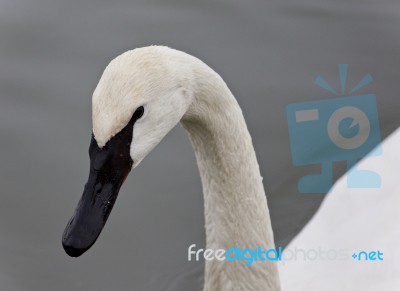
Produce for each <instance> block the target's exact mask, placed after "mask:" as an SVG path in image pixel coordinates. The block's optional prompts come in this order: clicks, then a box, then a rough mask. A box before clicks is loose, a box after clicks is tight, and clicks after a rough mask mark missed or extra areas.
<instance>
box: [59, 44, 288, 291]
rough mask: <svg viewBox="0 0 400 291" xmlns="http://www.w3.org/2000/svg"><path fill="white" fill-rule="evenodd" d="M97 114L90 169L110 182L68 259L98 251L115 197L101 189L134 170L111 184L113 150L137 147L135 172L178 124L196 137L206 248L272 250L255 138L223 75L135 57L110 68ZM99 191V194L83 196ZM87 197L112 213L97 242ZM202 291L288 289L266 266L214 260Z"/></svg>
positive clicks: (173, 55)
mask: <svg viewBox="0 0 400 291" xmlns="http://www.w3.org/2000/svg"><path fill="white" fill-rule="evenodd" d="M92 106H93V112H92V122H93V140H92V144H91V148H93V150H92V152H91V165H93V166H91V169H92V168H96V165H97V164H99V163H100V164H99V166H97V167H98V168H99V169H100V170H99V169H95V170H93V175H94V176H96V175H98V174H97V173H98V172H99V171H100V172H101V171H103V170H104V171H109V172H107V173H108V174H107V175H103V179H106V180H107V179H108V180H107V181H108V182H107V183H105V182H101V181H100V180H99V179H100V178H98V177H97V176H96V178H93V179H94V180H95V182H93V183H92V184H93V187H92V186H91V185H92V184H91V182H90V178H89V182H88V184H87V186H86V187H85V192H84V195H83V197H82V199H81V202H80V203H79V205H78V208H77V210H76V212H75V215H74V216H73V218H72V219H71V221H70V223H69V224H68V226H67V228H66V230H65V233H64V237H63V244H64V248H65V249H66V251H67V253H69V254H70V255H73V256H78V255H80V254H81V253H83V252H84V251H86V250H87V249H88V248H89V247H90V246H91V245H92V244H93V243H94V241H95V240H96V239H97V236H98V235H99V233H100V231H101V229H102V227H103V226H104V223H105V221H106V219H107V217H108V214H109V212H110V211H111V209H110V208H112V205H113V203H114V201H115V198H116V194H115V195H113V196H112V198H109V197H108V196H107V195H106V194H104V195H103V194H102V193H103V192H104V193H106V192H107V191H105V190H104V191H103V190H102V189H103V188H107V187H111V188H110V189H113V187H115V188H117V190H116V193H117V192H118V190H119V187H120V186H121V184H122V182H123V179H125V177H126V175H127V172H129V170H130V167H129V165H126V167H127V169H128V168H129V169H128V170H126V171H125V172H126V173H125V172H123V173H122V174H121V175H119V176H121V179H122V182H118V183H116V182H115V179H111V178H108V175H111V174H110V173H112V172H115V171H116V169H118V168H116V167H117V166H116V165H115V163H112V162H110V161H109V160H108V159H112V158H109V157H110V156H113V157H114V156H115V149H113V148H114V146H115V147H116V148H124V147H123V146H124V145H125V148H126V147H127V146H128V145H129V149H128V148H127V151H129V156H130V159H131V167H132V168H135V167H136V166H137V165H138V164H139V163H140V162H141V161H142V160H143V158H144V157H145V156H146V155H147V154H148V153H149V152H150V151H151V150H152V149H153V148H154V147H155V146H156V145H157V144H158V143H159V142H160V141H161V140H162V138H163V137H164V136H165V135H166V134H167V133H168V132H169V131H170V130H171V129H172V128H173V127H174V126H175V125H176V124H177V123H179V122H181V124H182V125H183V127H184V128H185V129H186V131H187V132H188V135H189V138H190V140H191V142H192V145H193V149H194V151H195V155H196V159H197V163H198V167H199V171H200V175H201V181H202V186H203V193H204V211H205V230H206V247H207V248H211V249H214V250H215V249H229V248H232V247H236V246H237V247H240V248H251V249H253V248H257V247H258V246H260V247H262V248H263V249H269V248H274V240H273V232H272V227H271V221H270V215H269V211H268V205H267V200H266V196H265V192H264V187H263V183H262V177H261V175H260V170H259V166H258V163H257V159H256V155H255V152H254V149H253V145H252V140H251V136H250V134H249V132H248V129H247V126H246V123H245V120H244V117H243V114H242V111H241V109H240V107H239V105H238V103H237V101H236V99H235V98H234V96H233V95H232V93H231V91H230V90H229V89H228V87H227V85H226V84H225V82H224V81H223V80H222V78H221V77H220V76H219V75H218V74H217V73H216V72H215V71H213V70H212V69H211V68H209V67H208V66H207V65H206V64H204V63H203V62H202V61H200V60H199V59H197V58H195V57H193V56H190V55H188V54H186V53H183V52H180V51H177V50H174V49H171V48H168V47H163V46H150V47H144V48H139V49H135V50H132V51H128V52H126V53H124V54H122V55H120V56H118V57H117V58H115V59H114V60H113V61H112V62H111V63H110V64H109V65H108V66H107V68H106V69H105V71H104V73H103V75H102V77H101V79H100V81H99V83H98V86H97V88H96V89H95V91H94V94H93V98H92ZM138 108H142V109H144V110H143V111H144V112H141V114H142V116H139V115H138V114H137V113H136V112H137V110H138ZM135 116H136V117H135ZM138 116H139V117H138ZM132 120H133V121H132ZM125 139H128V142H126V144H122V142H120V141H122V140H125ZM115 140H116V141H115ZM121 144H122V145H121ZM122 151H123V150H122ZM105 153H107V154H105ZM96 155H103V156H102V157H103V158H98V157H97V156H96ZM99 160H101V161H103V160H107V161H109V162H107V163H108V164H107V166H104V164H105V162H99ZM96 163H97V164H96ZM110 168H112V169H113V170H112V171H111V172H110ZM91 171H92V170H91ZM117 172H118V171H117ZM118 173H119V172H118ZM91 175H92V172H91ZM119 176H118V177H119ZM104 177H106V178H104ZM99 181H100V182H99ZM110 181H111V182H110ZM96 183H97V184H96ZM91 187H92V188H93V189H94V190H93V191H92V192H96V193H97V194H85V193H86V192H88V191H89V190H90V189H89V188H91ZM88 189H89V190H88ZM96 189H97V190H96ZM98 189H100V190H98ZM89 192H90V191H89ZM111 192H112V191H111ZM99 193H100V194H99ZM107 193H110V191H108V192H107ZM113 193H114V192H113ZM88 195H98V196H100V197H102V198H101V199H100V200H101V201H100V202H99V205H105V206H104V207H105V208H106V210H104V212H102V214H101V215H103V216H102V217H103V220H104V221H103V222H102V225H101V226H95V227H93V231H92V237H86V234H87V232H88V231H87V229H90V230H91V228H90V227H89V228H85V229H86V230H85V232H84V231H83V230H82V229H83V228H82V225H83V224H89V225H91V223H93V220H94V217H95V215H94V214H92V212H91V211H93V210H91V208H90V207H92V206H90V207H87V206H85V205H86V204H85V203H86V202H85V201H86V200H88V199H92V200H90V201H93V199H97V198H85V197H89V196H88ZM114 196H115V197H114ZM90 197H93V196H90ZM95 201H96V203H97V200H95ZM108 204H111V206H110V207H108V206H107V205H108ZM96 207H97V206H96ZM99 207H100V206H99ZM89 208H90V209H89ZM96 211H97V210H96ZM88 213H89V214H88ZM96 215H97V214H96ZM99 215H100V214H99ZM96 217H97V216H96ZM99 217H100V216H99ZM89 232H90V231H89ZM79 237H81V239H80V238H79ZM86 238H87V242H86ZM204 290H205V291H211V290H221V291H224V290H245V291H252V290H256V291H258V290H260V291H261V290H263V291H266V290H273V291H275V290H280V284H279V276H278V271H277V266H276V264H275V263H274V262H272V261H268V260H267V261H256V262H254V263H253V264H252V265H251V266H246V265H245V264H244V263H243V261H233V262H231V261H226V260H225V261H217V260H213V261H206V269H205V284H204Z"/></svg>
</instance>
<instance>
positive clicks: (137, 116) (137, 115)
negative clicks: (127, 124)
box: [133, 106, 144, 120]
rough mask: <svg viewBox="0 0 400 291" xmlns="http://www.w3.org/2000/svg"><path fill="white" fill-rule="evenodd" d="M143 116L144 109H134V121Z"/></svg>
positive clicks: (141, 107)
mask: <svg viewBox="0 0 400 291" xmlns="http://www.w3.org/2000/svg"><path fill="white" fill-rule="evenodd" d="M143 114H144V108H143V106H140V107H138V108H137V109H136V111H135V113H134V114H133V115H134V116H135V117H136V120H137V119H139V118H141V117H142V116H143Z"/></svg>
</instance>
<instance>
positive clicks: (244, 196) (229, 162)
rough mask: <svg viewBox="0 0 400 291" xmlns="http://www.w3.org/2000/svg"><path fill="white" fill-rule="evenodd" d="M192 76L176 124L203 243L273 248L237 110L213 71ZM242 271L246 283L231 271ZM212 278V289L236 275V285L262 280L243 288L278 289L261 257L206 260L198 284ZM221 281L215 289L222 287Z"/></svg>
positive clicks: (274, 270) (253, 159)
mask: <svg viewBox="0 0 400 291" xmlns="http://www.w3.org/2000/svg"><path fill="white" fill-rule="evenodd" d="M197 80H200V81H199V83H197V84H196V86H194V87H195V88H196V89H197V90H196V91H195V92H194V96H195V101H194V102H193V104H192V105H191V107H190V108H189V110H188V112H187V114H186V115H185V116H184V118H183V119H182V124H183V126H184V127H185V129H186V130H187V132H188V134H189V137H190V140H191V142H192V145H193V148H194V151H195V155H196V159H197V163H198V167H199V171H200V175H201V181H202V186H203V194H204V213H205V228H206V247H207V248H211V249H214V250H215V249H225V250H227V249H229V248H232V247H239V248H242V249H244V248H251V249H254V248H257V247H261V248H263V249H264V250H266V249H270V248H274V239H273V231H272V227H271V221H270V215H269V210H268V205H267V200H266V195H265V191H264V187H263V183H262V177H261V175H260V170H259V166H258V162H257V158H256V155H255V151H254V148H253V144H252V139H251V136H250V134H249V131H248V129H247V126H246V123H245V120H244V117H243V114H242V111H241V109H240V107H239V105H238V103H237V101H236V99H235V98H234V96H233V95H232V93H231V92H230V90H229V89H228V87H227V86H226V84H225V82H224V81H223V80H222V79H221V78H220V77H219V75H217V74H216V73H210V74H209V75H208V76H207V77H203V78H201V77H199V78H197ZM219 263H220V262H219ZM236 263H238V264H236ZM219 268H221V272H222V273H223V275H220V276H217V277H218V278H216V276H215V275H212V274H211V273H212V272H214V271H216V270H218V269H219ZM243 271H244V272H246V275H247V276H248V278H246V281H247V283H244V282H243V278H242V279H240V278H239V277H237V276H239V274H236V273H237V272H239V273H241V272H243ZM221 276H222V277H223V278H222V279H221ZM252 277H253V278H252ZM235 278H236V279H235ZM213 280H214V282H213V283H212V284H214V285H210V286H212V287H211V289H212V288H214V289H213V290H217V289H218V288H217V289H215V286H216V285H215V284H217V286H218V284H219V283H218V282H215V280H222V281H224V280H227V281H229V282H235V281H237V282H235V284H239V285H238V286H240V285H241V284H262V285H258V287H256V288H254V289H252V287H251V286H249V285H243V290H259V289H257V288H260V286H264V287H263V288H262V290H279V280H278V273H277V268H276V264H275V263H273V262H267V261H264V262H256V263H253V265H251V266H250V267H247V266H245V265H244V264H243V262H226V261H224V264H218V263H215V262H214V261H207V262H206V284H205V289H204V290H207V284H211V283H210V281H213ZM222 281H221V282H222ZM249 282H250V283H249ZM252 282H253V283H252ZM221 284H222V283H221ZM224 285H225V283H224V284H222V285H221V289H218V290H225V289H223V287H222V286H224ZM253 287H255V286H253ZM227 290H233V289H227ZM235 290H236V289H235ZM238 290H242V289H238Z"/></svg>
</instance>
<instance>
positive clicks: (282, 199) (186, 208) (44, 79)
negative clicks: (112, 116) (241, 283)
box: [0, 0, 400, 291]
mask: <svg viewBox="0 0 400 291" xmlns="http://www.w3.org/2000/svg"><path fill="white" fill-rule="evenodd" d="M399 27H400V2H398V1H396V0H379V1H378V0H362V1H361V0H346V1H339V0H335V1H334V0H279V1H278V0H275V1H253V0H250V1H246V2H244V1H235V0H234V1H227V0H214V1H211V0H208V1H194V0H191V1H183V0H164V1H161V0H150V1H144V0H142V1H127V0H116V1H104V0H102V1H93V0H81V1H77V0H73V1H54V0H29V1H28V0H0V100H1V101H0V134H1V146H0V149H1V150H0V159H1V161H2V163H1V165H0V174H1V178H0V183H1V203H0V289H1V290H8V291H14V290H16V291H23V290H34V291H36V290H37V291H39V290H40V291H43V290H59V291H64V290H65V291H67V290H68V291H70V290H96V291H101V290H115V291H120V290H121V291H123V290H151V291H153V290H201V284H202V276H203V267H204V265H203V263H196V262H188V261H187V248H188V246H189V245H191V244H193V243H195V244H196V245H197V246H198V247H201V246H204V240H205V237H204V229H203V227H204V220H203V199H202V191H201V184H200V177H199V174H198V170H197V166H196V160H195V157H194V154H193V152H192V149H191V145H190V142H189V140H188V138H187V137H186V134H185V132H184V130H183V129H182V128H181V127H177V128H175V129H174V130H173V131H172V132H171V133H170V134H169V135H168V136H167V137H166V138H165V139H164V140H163V141H162V143H161V144H160V145H159V146H158V147H157V148H156V149H155V150H154V151H153V152H152V153H151V154H150V155H149V156H148V157H147V158H146V159H145V161H144V162H143V163H141V165H140V167H138V168H137V169H135V170H134V172H132V173H131V175H130V177H129V179H128V180H127V182H126V183H125V184H124V186H123V188H122V190H121V193H120V195H119V198H118V201H117V203H116V205H115V207H114V211H113V213H112V214H111V216H110V219H109V221H108V223H107V226H106V227H105V229H104V231H103V233H102V235H101V236H100V238H99V240H98V241H97V243H96V244H95V245H94V246H93V248H92V249H91V250H89V251H88V252H87V253H86V254H85V255H84V256H82V257H81V258H79V259H72V258H70V257H68V256H67V255H66V254H65V253H64V251H63V249H62V246H61V235H62V232H63V230H64V227H65V225H66V223H67V221H68V219H69V218H70V216H71V215H72V213H73V210H74V209H75V206H76V204H77V202H78V200H79V198H80V196H81V194H82V191H83V187H84V183H85V182H86V179H87V175H88V171H89V158H88V154H87V149H88V147H89V141H90V135H91V95H92V92H93V90H94V88H95V86H96V84H97V81H98V79H99V77H100V76H101V74H102V72H103V69H104V68H105V66H106V65H107V64H108V63H109V61H110V60H111V59H112V58H114V57H116V56H117V55H119V54H121V53H123V52H125V51H127V50H130V49H133V48H136V47H141V46H147V45H151V44H162V45H167V46H171V47H173V48H176V49H179V50H183V51H185V52H187V53H189V54H192V55H195V56H197V57H198V58H200V59H202V60H203V61H204V62H206V63H207V64H208V65H210V66H211V67H212V68H213V69H215V70H216V71H217V72H218V73H219V74H220V75H221V76H222V77H223V78H224V79H225V81H226V82H227V84H228V86H229V87H230V89H231V90H232V92H233V93H234V95H235V96H236V98H237V99H238V101H239V104H240V105H241V107H242V109H243V112H244V115H245V118H246V120H247V123H248V127H249V130H250V132H251V134H252V137H253V141H254V145H255V149H256V152H257V156H258V159H259V163H260V168H261V173H262V175H263V177H264V182H265V187H266V191H267V196H268V203H269V206H270V209H271V210H270V211H271V215H272V223H273V228H274V232H275V241H276V244H277V245H281V246H285V245H287V244H288V243H289V242H290V241H291V240H292V239H293V237H294V236H295V235H296V234H297V233H298V232H299V231H300V230H301V229H302V227H303V226H304V225H305V224H306V223H307V222H308V221H309V219H310V218H311V217H312V215H313V214H314V213H315V211H316V210H317V209H318V207H319V205H320V203H321V201H322V200H323V199H324V195H320V194H300V193H299V192H298V191H297V181H298V179H299V178H300V177H302V176H303V175H305V174H307V173H317V172H318V171H319V170H320V169H319V167H318V166H312V167H294V166H293V165H292V160H291V152H290V144H289V135H288V130H287V121H286V112H285V108H286V106H287V105H288V104H290V103H293V102H302V101H307V100H319V99H329V98H332V97H333V96H332V94H330V93H329V92H327V91H324V90H322V89H321V88H319V87H317V86H315V85H314V79H315V77H316V76H317V75H321V76H323V77H324V79H326V80H328V81H330V83H331V85H332V86H336V87H335V88H339V76H338V71H337V65H338V64H341V63H345V64H349V74H348V83H349V84H353V85H354V84H356V83H357V82H358V81H359V80H360V79H361V78H362V77H363V76H364V75H365V74H366V73H370V74H371V75H372V76H373V78H374V82H373V83H371V84H369V85H368V86H366V87H365V88H363V89H362V90H360V93H373V94H375V95H376V96H377V103H378V104H377V105H378V112H379V118H380V127H381V133H382V138H385V137H387V136H388V135H389V134H390V133H391V132H393V131H394V130H395V129H396V128H397V127H398V126H399V125H400V115H399V114H398V113H399V106H400V99H399V81H400V80H399V69H400V30H399ZM345 168H346V167H345V164H342V163H340V162H339V163H337V164H335V167H334V177H335V179H337V178H338V177H340V176H341V175H342V174H343V173H344V171H345Z"/></svg>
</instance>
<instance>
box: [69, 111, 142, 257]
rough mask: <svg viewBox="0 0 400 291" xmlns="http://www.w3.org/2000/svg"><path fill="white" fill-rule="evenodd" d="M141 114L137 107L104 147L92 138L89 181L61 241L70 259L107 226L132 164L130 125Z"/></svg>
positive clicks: (94, 239) (91, 243)
mask: <svg viewBox="0 0 400 291" xmlns="http://www.w3.org/2000/svg"><path fill="white" fill-rule="evenodd" d="M143 112H144V109H143V107H142V106H141V107H139V108H138V109H137V110H136V111H135V113H134V114H133V116H132V118H131V120H130V121H129V123H128V124H127V125H126V126H125V128H124V129H122V130H121V131H120V132H119V133H118V134H117V135H115V136H114V137H113V138H111V139H110V140H109V141H108V142H107V144H106V145H105V146H104V147H103V148H99V146H98V145H97V142H96V140H95V138H94V136H93V135H92V140H91V143H90V147H89V156H90V172H89V178H88V181H87V183H86V185H85V189H84V191H83V195H82V197H81V199H80V201H79V203H78V206H77V208H76V210H75V213H74V215H73V216H72V217H71V219H70V221H69V222H68V225H67V227H66V228H65V230H64V234H63V238H62V244H63V247H64V250H65V252H66V253H67V254H68V255H69V256H71V257H79V256H80V255H82V254H83V253H84V252H86V251H87V250H88V249H89V248H90V247H91V246H92V245H93V244H94V243H95V241H96V240H97V238H98V236H99V235H100V233H101V231H102V229H103V227H104V225H105V224H106V222H107V219H108V216H109V215H110V212H111V210H112V208H113V206H114V203H115V200H116V199H117V196H118V192H119V189H120V188H121V186H122V183H123V182H124V180H125V178H126V177H127V176H128V174H129V172H130V171H131V168H132V165H133V161H132V158H131V156H130V147H131V142H132V133H133V126H134V124H135V122H136V121H137V120H138V119H139V118H140V117H142V115H143Z"/></svg>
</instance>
